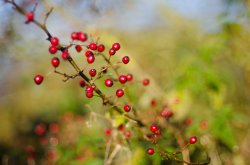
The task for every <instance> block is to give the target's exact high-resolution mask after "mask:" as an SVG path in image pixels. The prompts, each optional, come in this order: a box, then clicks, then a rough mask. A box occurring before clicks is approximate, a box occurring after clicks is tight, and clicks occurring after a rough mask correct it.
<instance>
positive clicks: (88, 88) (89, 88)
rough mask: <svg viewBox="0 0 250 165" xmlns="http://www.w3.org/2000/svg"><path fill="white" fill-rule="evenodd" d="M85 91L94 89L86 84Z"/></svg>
mask: <svg viewBox="0 0 250 165" xmlns="http://www.w3.org/2000/svg"><path fill="white" fill-rule="evenodd" d="M85 91H86V92H93V91H94V88H93V87H92V86H86V89H85Z"/></svg>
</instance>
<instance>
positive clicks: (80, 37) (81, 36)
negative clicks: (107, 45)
mask: <svg viewBox="0 0 250 165" xmlns="http://www.w3.org/2000/svg"><path fill="white" fill-rule="evenodd" d="M77 39H78V40H80V41H82V42H84V41H87V39H88V36H87V34H86V33H82V32H78V33H77Z"/></svg>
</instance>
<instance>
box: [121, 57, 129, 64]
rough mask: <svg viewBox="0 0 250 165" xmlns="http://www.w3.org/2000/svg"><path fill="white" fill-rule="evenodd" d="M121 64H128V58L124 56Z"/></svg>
mask: <svg viewBox="0 0 250 165" xmlns="http://www.w3.org/2000/svg"><path fill="white" fill-rule="evenodd" d="M122 62H123V63H124V64H127V63H129V57H128V56H124V57H123V58H122Z"/></svg>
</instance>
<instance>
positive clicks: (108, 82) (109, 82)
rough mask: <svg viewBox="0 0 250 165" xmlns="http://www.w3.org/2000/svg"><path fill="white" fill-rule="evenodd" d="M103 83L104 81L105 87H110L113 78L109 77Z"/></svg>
mask: <svg viewBox="0 0 250 165" xmlns="http://www.w3.org/2000/svg"><path fill="white" fill-rule="evenodd" d="M104 83H105V85H106V86H107V87H112V86H113V80H111V79H106V80H105V82H104Z"/></svg>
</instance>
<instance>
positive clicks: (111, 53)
mask: <svg viewBox="0 0 250 165" xmlns="http://www.w3.org/2000/svg"><path fill="white" fill-rule="evenodd" d="M115 52H116V51H115V50H114V49H112V48H111V49H109V55H110V56H113V55H114V54H115Z"/></svg>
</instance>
